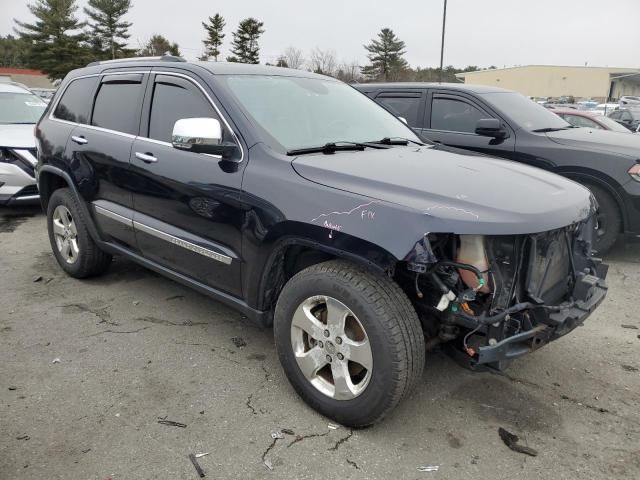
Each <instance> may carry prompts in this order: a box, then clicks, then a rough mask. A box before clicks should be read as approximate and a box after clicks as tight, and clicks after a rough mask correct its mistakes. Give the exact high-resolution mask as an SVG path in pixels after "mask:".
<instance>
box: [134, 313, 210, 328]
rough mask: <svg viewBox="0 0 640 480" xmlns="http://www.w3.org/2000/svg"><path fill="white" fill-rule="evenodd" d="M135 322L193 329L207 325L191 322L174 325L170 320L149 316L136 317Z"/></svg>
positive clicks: (206, 323)
mask: <svg viewBox="0 0 640 480" xmlns="http://www.w3.org/2000/svg"><path fill="white" fill-rule="evenodd" d="M136 320H138V321H140V322H149V323H154V324H156V325H168V326H172V327H194V326H196V325H208V322H192V321H191V320H187V321H186V322H183V323H174V322H172V321H171V320H165V319H164V318H157V317H152V316H150V315H148V316H146V317H138V318H136Z"/></svg>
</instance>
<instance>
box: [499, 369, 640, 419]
mask: <svg viewBox="0 0 640 480" xmlns="http://www.w3.org/2000/svg"><path fill="white" fill-rule="evenodd" d="M490 373H491V374H492V375H498V376H500V377H504V378H506V379H508V380H510V381H512V382H514V383H521V384H522V385H526V386H529V387H533V388H538V389H543V390H547V391H552V392H554V393H558V394H559V395H560V398H561V399H563V400H567V401H569V402H571V403H574V404H575V405H578V406H581V407H585V408H588V409H589V410H593V411H595V412H598V413H608V414H610V415H613V416H614V417H618V418H623V417H621V416H620V415H619V414H618V413H617V412H615V411H613V410H609V409H607V408H604V407H597V406H595V405H591V404H589V403H585V402H581V401H580V400H578V399H576V398H572V397H570V396H568V395H566V394H563V393H560V392H557V391H556V390H555V389H553V388H549V387H548V386H545V385H540V384H537V383H535V382H532V381H530V380H525V379H522V378H517V377H514V376H511V375H509V374H508V373H505V372H490ZM628 420H631V419H628ZM631 421H633V420H631Z"/></svg>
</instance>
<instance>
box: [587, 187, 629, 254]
mask: <svg viewBox="0 0 640 480" xmlns="http://www.w3.org/2000/svg"><path fill="white" fill-rule="evenodd" d="M586 187H587V188H588V189H589V190H591V193H593V196H594V197H596V200H597V201H598V213H597V215H596V218H597V221H598V222H597V225H596V230H595V232H594V234H593V249H594V250H595V251H596V252H597V253H598V254H599V255H602V254H604V253H606V252H608V251H609V250H610V249H611V247H613V245H614V244H615V243H616V241H617V239H618V235H619V234H620V231H621V230H622V216H621V215H620V209H619V208H618V204H617V203H616V201H615V199H614V198H613V197H612V196H611V195H610V194H609V192H607V191H606V190H605V189H604V188H602V187H599V186H596V185H586Z"/></svg>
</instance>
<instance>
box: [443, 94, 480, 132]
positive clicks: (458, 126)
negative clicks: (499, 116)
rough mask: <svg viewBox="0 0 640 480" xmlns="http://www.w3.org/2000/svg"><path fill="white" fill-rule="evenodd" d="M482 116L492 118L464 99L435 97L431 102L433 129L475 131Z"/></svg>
mask: <svg viewBox="0 0 640 480" xmlns="http://www.w3.org/2000/svg"><path fill="white" fill-rule="evenodd" d="M482 118H490V117H489V115H487V114H485V113H483V112H482V111H481V110H479V109H478V108H476V107H474V106H473V105H471V104H470V103H468V102H465V101H464V100H458V99H454V98H449V97H434V99H433V102H432V104H431V129H432V130H445V131H448V132H463V133H474V132H475V131H476V124H477V123H478V120H480V119H482Z"/></svg>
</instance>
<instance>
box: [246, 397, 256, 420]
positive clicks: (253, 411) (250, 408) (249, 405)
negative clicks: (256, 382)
mask: <svg viewBox="0 0 640 480" xmlns="http://www.w3.org/2000/svg"><path fill="white" fill-rule="evenodd" d="M252 398H253V393H252V394H251V395H249V396H248V397H247V401H246V402H245V405H246V406H247V408H248V409H249V410H251V413H253V414H254V415H257V414H258V412H256V409H255V408H254V407H253V405H251V399H252Z"/></svg>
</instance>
